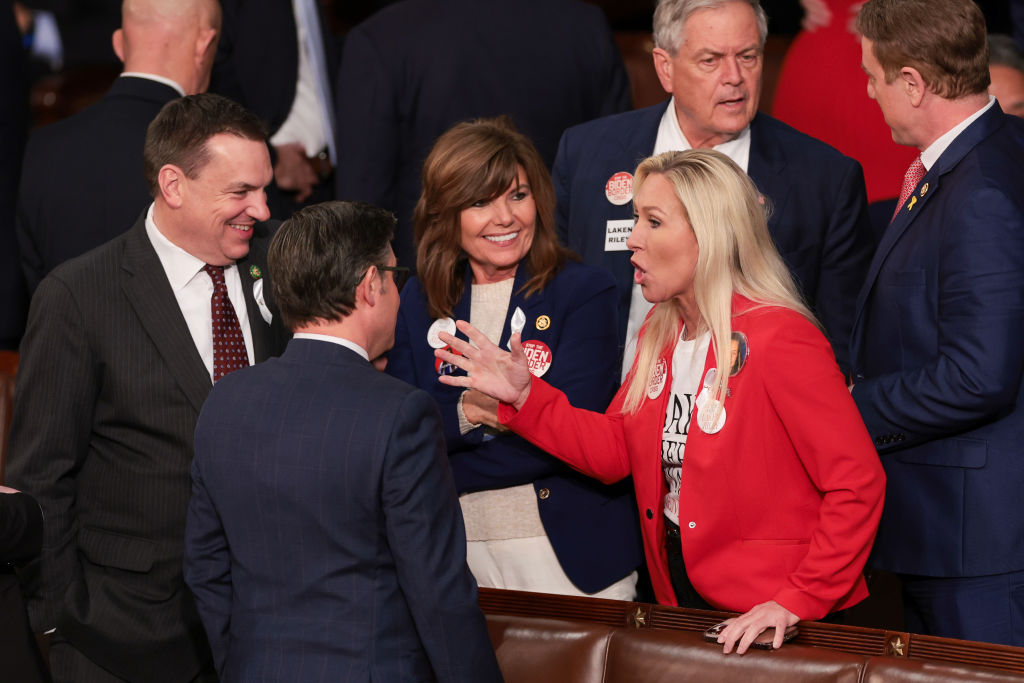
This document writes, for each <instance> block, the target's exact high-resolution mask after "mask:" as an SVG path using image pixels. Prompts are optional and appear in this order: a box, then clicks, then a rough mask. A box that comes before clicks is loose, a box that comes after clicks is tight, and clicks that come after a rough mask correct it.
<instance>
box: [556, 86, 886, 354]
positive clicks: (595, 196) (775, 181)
mask: <svg viewBox="0 0 1024 683" xmlns="http://www.w3.org/2000/svg"><path fill="white" fill-rule="evenodd" d="M667 107H668V103H667V102H666V103H664V104H658V105H655V106H653V107H647V108H645V109H638V110H636V111H632V112H627V113H625V114H619V115H616V116H609V117H607V118H603V119H598V120H597V121H591V122H590V123H585V124H583V125H580V126H576V127H574V128H570V129H569V130H567V131H566V132H565V135H564V136H562V141H561V143H560V144H559V146H558V156H557V158H556V160H555V167H554V170H553V171H552V176H553V180H554V183H555V193H556V195H557V197H558V212H557V221H558V229H559V236H560V237H561V239H562V241H563V243H564V244H565V245H566V246H568V247H569V248H570V249H572V250H573V251H575V252H577V253H579V254H580V255H582V256H583V260H584V261H585V262H586V263H591V264H594V265H601V266H604V267H605V268H607V269H608V270H609V271H610V272H611V273H612V275H614V276H615V279H616V282H617V283H618V286H619V342H620V343H625V339H626V322H627V319H628V314H629V302H630V293H631V291H632V287H633V266H632V265H630V263H629V257H630V256H631V253H630V252H629V251H605V227H606V223H607V221H609V220H629V219H632V217H633V205H632V202H627V203H625V204H623V205H621V206H616V205H615V204H612V203H611V202H610V201H609V200H608V198H607V197H606V196H605V184H606V183H607V182H608V179H609V178H610V177H611V176H612V175H614V174H615V173H617V172H620V171H625V172H627V173H630V174H632V173H633V171H634V170H635V169H636V167H637V165H638V164H639V162H640V161H642V160H643V159H644V158H646V157H648V156H650V155H651V154H652V153H653V151H654V143H655V140H656V139H657V137H658V125H659V123H660V122H661V117H662V115H663V114H664V113H665V109H666V108H667ZM750 135H751V138H750V160H749V163H748V174H749V175H750V177H751V179H752V180H753V181H754V183H755V184H756V185H757V187H758V189H759V190H760V191H761V193H762V194H764V196H765V197H766V198H767V200H768V202H769V203H770V206H771V208H772V213H771V215H770V217H769V219H768V229H769V230H770V231H771V234H772V238H773V239H774V240H775V246H776V247H778V250H779V253H780V254H781V255H782V258H783V260H784V261H785V262H786V264H787V265H788V266H789V269H790V272H792V274H793V276H794V277H795V278H796V280H797V285H798V286H799V287H800V289H801V291H802V292H803V294H804V297H805V298H806V300H807V303H808V304H809V305H810V306H811V308H812V309H813V310H814V312H815V314H816V315H817V316H818V318H819V320H821V322H822V324H823V325H824V326H825V329H826V331H827V333H828V338H829V341H830V342H831V343H832V347H833V350H834V351H835V354H836V359H837V360H838V361H839V366H840V367H841V368H843V369H844V370H845V369H846V368H847V367H848V365H847V361H848V354H847V349H846V342H847V340H848V339H849V336H848V335H849V332H850V326H851V324H852V321H853V292H855V291H857V290H858V289H859V288H860V285H861V283H862V282H863V279H864V273H865V272H867V267H868V263H869V262H870V260H871V249H872V246H873V241H872V233H871V223H870V220H869V218H868V207H867V195H866V192H865V189H864V173H863V171H862V170H861V167H860V164H859V163H857V162H856V161H854V160H853V159H850V158H849V157H845V156H843V155H842V154H840V153H839V152H837V151H836V150H835V149H833V148H831V147H829V146H828V145H826V144H825V143H823V142H821V141H819V140H815V139H814V138H812V137H809V136H807V135H804V134H803V133H801V132H799V131H797V130H795V129H793V128H790V127H789V126H787V125H786V124H784V123H782V122H780V121H777V120H776V119H773V118H772V117H770V116H767V115H765V114H760V113H759V114H757V116H755V117H754V120H753V121H752V122H751V124H750ZM623 246H624V245H623Z"/></svg>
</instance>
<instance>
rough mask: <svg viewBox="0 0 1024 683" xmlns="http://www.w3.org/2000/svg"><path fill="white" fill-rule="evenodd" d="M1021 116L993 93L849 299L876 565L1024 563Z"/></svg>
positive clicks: (981, 570)
mask: <svg viewBox="0 0 1024 683" xmlns="http://www.w3.org/2000/svg"><path fill="white" fill-rule="evenodd" d="M1022 159H1024V121H1021V120H1019V119H1016V118H1014V117H1012V116H1006V115H1004V114H1003V113H1002V111H1001V110H1000V109H999V105H998V104H996V105H994V106H993V107H992V109H990V110H989V111H988V112H986V113H985V114H983V115H982V116H981V117H980V118H979V119H978V120H977V121H975V122H974V123H973V124H971V126H969V127H968V128H967V129H966V130H965V131H964V132H963V133H961V134H960V135H959V136H958V137H957V138H956V139H955V140H954V141H953V144H951V145H950V146H949V148H947V149H946V151H945V152H944V153H943V154H942V156H941V157H939V159H938V161H937V162H936V164H935V165H934V166H933V167H932V168H931V170H930V171H929V172H928V174H927V175H925V177H924V178H923V179H922V181H921V183H920V184H919V186H918V188H917V190H916V191H915V194H914V196H915V197H916V200H914V199H911V200H909V201H908V202H907V204H906V205H905V206H904V208H903V209H902V210H901V211H900V213H899V215H898V216H897V218H896V219H895V220H894V221H893V223H892V224H891V225H890V226H889V228H888V229H887V230H886V232H885V234H884V235H883V237H882V241H881V244H879V247H878V252H877V253H876V254H875V258H874V260H873V261H872V264H871V269H870V271H869V272H868V278H867V281H866V282H865V284H864V288H863V289H862V290H861V293H860V296H859V297H858V300H857V317H856V319H855V324H854V330H853V340H852V343H851V349H852V353H853V355H852V369H853V373H854V374H853V377H854V383H855V386H854V389H853V398H854V400H855V401H856V402H857V406H858V407H859V408H860V411H861V415H862V416H863V418H864V422H865V424H867V427H868V431H869V432H870V433H871V436H872V438H874V440H875V444H876V446H877V447H878V450H879V453H881V455H882V463H883V464H884V466H885V471H886V475H887V481H888V485H887V490H886V496H885V511H884V513H883V515H882V525H881V527H880V528H879V531H878V538H877V540H876V542H875V550H874V555H873V560H872V563H873V564H874V565H875V566H877V567H879V568H882V569H887V570H890V571H896V572H902V573H908V574H922V575H927V576H979V575H986V574H994V573H999V572H1006V571H1013V570H1019V569H1022V568H1024V508H1022V507H1021V494H1022V492H1024V460H1022V458H1021V441H1022V437H1024V393H1022V387H1021V374H1022V372H1024V194H1022V192H1021V190H1022V188H1024V163H1022V161H1021V160H1022Z"/></svg>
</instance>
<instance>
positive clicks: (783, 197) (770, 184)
mask: <svg viewBox="0 0 1024 683" xmlns="http://www.w3.org/2000/svg"><path fill="white" fill-rule="evenodd" d="M765 125H766V119H765V117H764V115H763V114H758V115H756V116H755V117H754V120H753V121H752V122H751V124H750V158H749V159H748V160H747V175H748V176H750V179H751V180H753V181H754V185H756V186H757V189H758V190H759V191H760V192H761V194H762V195H764V196H765V198H766V199H767V200H768V201H770V202H771V207H772V213H771V218H770V219H769V221H768V223H769V225H770V226H771V232H772V233H773V234H774V233H775V225H776V224H777V223H778V221H779V220H781V217H782V216H783V215H785V213H786V212H785V211H784V210H783V207H785V205H786V201H787V199H788V198H789V193H790V191H791V189H792V185H793V178H792V177H791V176H792V174H790V173H786V172H785V169H786V164H787V161H786V150H785V149H784V148H783V147H782V146H781V145H780V144H779V142H778V139H777V138H776V136H774V135H769V134H768V133H767V132H766V131H765Z"/></svg>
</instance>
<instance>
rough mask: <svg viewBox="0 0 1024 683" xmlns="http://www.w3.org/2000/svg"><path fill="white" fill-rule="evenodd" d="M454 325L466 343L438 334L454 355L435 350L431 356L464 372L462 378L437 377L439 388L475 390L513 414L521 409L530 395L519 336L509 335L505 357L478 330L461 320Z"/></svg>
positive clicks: (447, 335) (451, 376) (445, 334)
mask: <svg viewBox="0 0 1024 683" xmlns="http://www.w3.org/2000/svg"><path fill="white" fill-rule="evenodd" d="M455 325H456V327H458V329H459V331H460V332H462V333H463V334H465V335H466V336H467V337H468V338H469V342H465V341H462V340H461V339H459V338H457V337H453V336H451V335H450V334H447V333H445V332H442V333H441V334H440V335H439V336H440V339H441V341H443V342H444V343H445V344H448V345H449V346H450V347H451V348H452V349H453V350H454V351H455V353H452V352H451V351H448V350H446V349H437V350H435V351H434V355H435V356H437V357H438V358H440V359H441V360H443V361H445V362H446V363H451V364H452V365H454V366H456V367H458V368H461V369H463V370H465V371H466V376H465V377H461V376H458V377H457V376H454V375H441V376H440V377H438V380H440V381H441V383H442V384H450V385H452V386H456V387H466V388H468V389H476V390H477V391H479V392H481V393H484V394H487V395H488V396H491V397H493V398H496V399H498V400H499V401H502V402H504V403H508V404H509V405H511V406H512V407H513V408H515V409H516V410H519V409H520V408H522V407H523V404H524V403H526V397H527V396H529V395H530V378H531V376H530V365H529V363H528V362H527V360H526V354H525V353H523V344H522V342H521V341H520V336H519V333H516V334H513V335H512V338H511V339H510V340H509V342H510V344H511V348H512V352H511V353H509V352H507V351H502V350H501V349H499V348H498V347H497V346H495V345H494V344H492V343H491V340H489V339H488V338H487V337H485V336H484V335H483V334H482V333H481V332H480V330H478V329H476V328H475V327H473V326H472V325H470V324H469V323H468V322H466V321H465V320H459V321H458V322H456V323H455Z"/></svg>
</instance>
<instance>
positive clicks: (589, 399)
mask: <svg viewBox="0 0 1024 683" xmlns="http://www.w3.org/2000/svg"><path fill="white" fill-rule="evenodd" d="M465 270H466V273H465V277H466V289H465V292H464V294H463V296H462V298H461V299H460V300H459V302H458V304H456V306H455V311H454V317H455V318H456V319H458V320H469V313H470V310H469V309H470V299H471V292H470V283H471V279H472V276H471V274H470V272H469V268H468V267H466V268H465ZM529 278H530V274H529V271H528V269H527V268H526V267H525V265H523V266H521V267H520V268H519V269H518V272H517V273H516V277H515V282H514V284H513V294H512V298H511V300H510V301H509V307H508V312H507V313H506V315H505V324H504V326H503V327H502V333H501V340H500V345H501V346H502V347H503V348H504V347H505V346H506V345H507V344H508V339H509V337H510V336H511V320H512V315H513V313H514V312H515V310H516V308H521V309H522V310H523V312H524V313H525V314H526V326H525V327H524V329H523V331H522V338H523V340H524V341H526V340H531V339H534V340H537V341H541V342H543V343H545V344H546V345H547V346H548V348H550V349H551V366H550V368H549V369H548V371H547V372H546V374H545V375H544V379H545V380H547V381H548V382H550V383H551V384H552V385H554V386H556V387H558V388H559V389H561V390H562V391H564V392H565V393H566V395H567V396H568V397H569V400H570V401H572V404H573V405H574V406H577V407H580V408H587V409H589V410H596V411H603V410H604V409H605V408H606V407H607V406H608V402H609V401H611V398H612V396H613V395H614V394H615V390H616V389H617V388H618V387H617V384H618V374H617V373H616V372H615V369H614V365H615V361H616V358H617V356H618V342H617V340H616V337H615V318H616V313H615V284H614V283H613V282H612V280H611V278H610V277H609V276H608V274H607V273H604V272H602V271H601V270H600V269H597V268H592V267H590V266H585V265H582V264H579V263H574V262H570V263H567V264H566V266H565V268H563V269H562V270H561V272H559V273H558V275H556V276H555V278H554V279H553V280H552V281H551V282H550V283H549V284H548V286H547V287H545V288H544V290H543V291H541V292H538V293H537V294H534V295H532V296H530V297H524V296H523V294H522V293H520V292H519V289H520V288H521V287H522V285H523V284H524V283H525V282H526V281H527V280H528V279H529ZM542 316H546V317H547V319H546V320H542V319H541V317H542ZM432 322H433V320H432V319H431V318H430V316H429V315H428V313H427V302H426V297H425V296H424V294H423V292H422V290H421V289H420V285H419V280H417V279H415V278H414V279H413V280H410V281H409V284H408V285H406V287H405V289H404V290H403V291H402V305H401V308H400V309H399V312H398V325H397V327H396V330H395V347H394V349H392V351H391V353H390V355H389V357H388V372H390V373H391V374H393V375H394V376H396V377H399V378H401V379H404V380H405V381H407V382H409V383H410V384H414V385H416V386H418V387H420V388H422V389H424V390H426V391H427V392H428V393H429V394H430V395H431V396H433V397H434V399H435V400H436V401H437V403H438V405H439V406H440V408H441V416H442V418H443V420H444V429H445V440H446V441H447V446H448V455H449V462H450V463H451V468H452V472H453V473H454V475H455V485H456V488H457V489H458V491H459V493H460V494H461V493H466V492H469V491H482V490H490V489H497V488H504V487H507V486H519V485H522V484H529V483H532V484H533V486H534V489H535V490H536V491H537V493H538V496H537V498H538V500H537V506H538V508H539V509H540V518H541V521H542V522H543V524H544V530H545V531H546V532H547V535H548V538H549V539H550V541H551V545H552V546H553V547H554V549H555V555H556V556H557V557H558V561H559V563H560V564H561V565H562V569H563V570H564V571H565V573H566V575H567V576H568V577H569V579H570V580H571V581H572V582H573V583H574V584H575V585H576V586H577V587H578V588H579V589H580V590H581V591H583V592H585V593H594V592H596V591H599V590H601V589H603V588H607V587H608V586H609V585H611V584H612V583H614V582H615V581H618V580H619V579H621V578H623V577H625V576H626V575H627V574H629V573H630V572H631V571H633V570H634V569H636V568H637V567H638V566H639V565H640V564H641V563H642V562H643V547H642V545H641V542H640V534H639V529H640V523H639V520H638V519H637V516H636V504H635V501H634V498H633V493H632V487H631V485H630V484H629V482H626V486H622V484H621V483H619V484H616V485H614V486H605V485H603V484H600V483H598V482H597V481H596V480H594V479H591V478H590V477H586V476H584V475H582V474H580V473H578V472H575V471H574V470H572V469H570V468H569V467H568V466H567V465H564V464H563V463H562V462H560V461H559V460H557V459H555V458H554V457H552V456H550V455H548V454H547V453H545V452H544V451H542V450H540V449H539V448H537V447H536V446H533V445H532V444H530V443H528V442H527V441H526V440H525V439H522V438H521V437H519V436H516V435H515V434H511V433H506V434H501V435H500V436H496V437H495V438H493V439H489V440H484V429H483V428H482V427H480V428H477V429H474V430H472V431H471V432H469V433H468V434H466V435H465V436H463V435H461V434H460V433H459V420H458V414H457V412H456V410H457V408H456V404H457V402H458V399H459V395H460V394H461V393H462V389H461V388H459V387H452V386H448V385H446V384H441V383H440V382H438V380H437V376H438V372H437V370H436V369H435V363H434V360H435V359H434V350H433V349H432V348H431V347H430V345H429V344H428V343H427V330H428V329H429V328H430V325H431V323H432ZM459 336H460V337H463V335H462V333H459ZM463 338H464V337H463ZM456 372H457V373H459V374H461V373H462V371H461V370H457V371H456ZM542 490H546V492H547V493H546V494H542V493H541V491H542Z"/></svg>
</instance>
